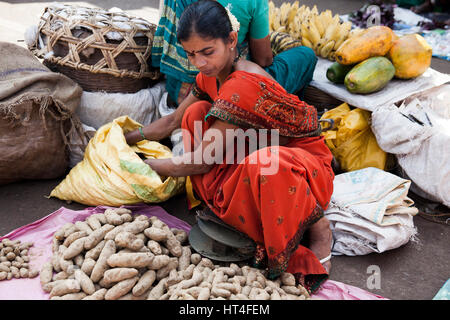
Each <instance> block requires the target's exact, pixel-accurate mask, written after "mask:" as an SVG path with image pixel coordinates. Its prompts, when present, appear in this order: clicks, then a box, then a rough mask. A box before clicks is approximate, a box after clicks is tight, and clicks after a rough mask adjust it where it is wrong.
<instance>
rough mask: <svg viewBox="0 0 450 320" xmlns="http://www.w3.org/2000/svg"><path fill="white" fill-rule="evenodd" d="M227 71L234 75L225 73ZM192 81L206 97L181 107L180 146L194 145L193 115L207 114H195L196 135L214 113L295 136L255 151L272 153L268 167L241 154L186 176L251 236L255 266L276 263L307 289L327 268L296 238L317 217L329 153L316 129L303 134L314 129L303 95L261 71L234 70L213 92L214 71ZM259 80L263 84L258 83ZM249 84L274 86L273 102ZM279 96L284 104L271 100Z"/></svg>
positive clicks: (276, 271) (277, 270) (328, 188)
mask: <svg viewBox="0 0 450 320" xmlns="http://www.w3.org/2000/svg"><path fill="white" fill-rule="evenodd" d="M236 73H237V74H236ZM248 75H250V76H248ZM235 77H238V78H240V79H238V80H236V81H232V80H231V79H235ZM242 77H244V78H242ZM255 79H258V81H257V82H255ZM197 81H198V82H197V86H196V88H195V90H197V96H201V95H203V97H205V96H204V94H205V93H206V94H207V95H208V96H209V97H210V98H211V99H213V100H214V104H211V102H208V101H200V102H197V103H194V104H193V105H191V106H190V107H189V108H188V109H187V110H186V112H185V115H184V117H183V121H182V128H183V129H186V130H187V131H189V132H190V136H189V135H188V134H186V135H185V136H184V137H183V140H184V144H185V148H186V149H187V150H188V149H190V150H193V148H194V139H193V138H192V137H194V136H195V132H194V131H195V129H196V127H195V126H194V121H199V120H200V121H202V120H204V119H205V117H207V115H208V117H207V118H208V120H207V121H203V122H202V124H203V126H202V128H201V130H202V132H201V133H200V132H197V133H196V134H197V135H198V134H203V133H204V132H205V131H206V130H208V128H209V127H210V126H211V124H212V123H213V122H214V121H213V120H214V118H219V119H221V120H225V121H230V122H233V123H238V124H242V126H243V127H244V128H250V127H253V128H255V127H256V128H268V127H269V129H270V128H277V129H279V130H280V134H283V135H288V136H291V137H292V136H302V138H291V139H290V141H289V143H288V144H287V145H285V146H269V147H265V148H261V149H259V150H257V151H255V153H257V154H258V156H260V155H261V157H262V156H266V157H267V155H268V154H269V155H272V156H273V155H274V156H275V157H274V159H277V160H276V161H278V171H277V173H276V174H273V175H264V174H262V173H261V172H263V171H262V169H264V168H267V167H268V166H270V163H263V162H261V161H257V162H256V163H255V161H251V160H250V157H249V156H248V155H247V157H246V158H245V159H244V160H243V161H242V162H240V163H234V164H227V163H223V164H217V165H215V166H214V167H213V169H212V170H211V171H209V172H208V173H206V174H201V175H193V176H191V180H192V185H193V188H194V190H195V192H196V193H197V195H198V196H199V197H200V198H201V199H202V200H203V201H204V202H205V203H206V204H207V205H208V206H209V208H210V209H211V210H212V211H213V212H214V213H215V214H216V215H217V216H218V217H220V218H221V219H222V220H223V221H224V222H225V223H227V224H229V225H231V226H233V227H235V228H236V229H238V230H240V231H241V232H244V233H245V234H247V235H248V236H249V237H250V238H252V239H253V240H254V241H255V242H256V243H257V244H258V250H257V254H256V256H255V266H256V267H267V268H268V270H269V277H271V278H275V277H277V276H279V275H280V274H281V273H282V272H284V271H287V272H291V273H293V274H294V275H295V276H296V277H297V279H298V280H299V281H300V282H301V283H302V284H303V285H304V286H305V287H306V288H307V289H308V290H310V291H311V292H314V291H315V290H317V289H318V287H319V285H320V283H322V281H324V280H325V279H326V278H327V272H326V270H325V269H324V268H323V266H322V265H321V264H320V262H319V259H318V258H317V257H316V256H315V255H314V253H313V252H312V251H311V250H309V249H308V248H306V247H304V246H303V245H301V244H300V242H301V240H302V238H303V235H304V233H305V231H306V230H307V229H308V228H309V227H310V226H311V225H312V224H313V223H315V222H316V221H318V220H319V219H320V218H322V217H323V210H324V209H326V208H327V207H328V202H329V200H330V198H331V194H332V192H333V179H334V173H333V170H332V168H331V160H332V154H331V152H330V151H329V149H328V147H327V146H326V145H325V143H324V139H323V137H320V136H312V137H308V135H315V132H316V131H317V119H316V118H317V115H316V111H315V108H314V107H311V106H308V105H307V104H304V103H303V102H300V103H299V102H297V103H295V102H291V99H292V101H294V100H295V99H294V97H291V96H290V95H289V94H287V93H285V92H284V93H283V92H282V90H283V89H282V88H281V87H279V86H278V85H277V84H276V83H274V82H273V81H271V80H269V79H266V78H264V77H262V76H256V75H253V74H248V73H244V72H235V73H233V75H232V76H231V78H230V79H229V80H228V81H227V82H226V83H225V84H224V85H223V86H222V88H221V90H220V92H219V93H217V85H216V81H215V79H214V78H212V80H211V78H210V79H207V78H206V77H204V76H203V75H201V74H199V76H198V77H197ZM230 81H231V84H230V85H229V84H228V83H229V82H230ZM262 83H265V84H266V86H265V88H262ZM228 89H231V91H228ZM255 91H256V93H257V94H267V93H268V92H272V96H271V97H274V96H275V93H276V94H277V98H276V99H275V100H273V101H274V102H272V103H273V104H274V106H273V108H270V101H271V100H267V101H262V100H261V99H258V98H256V95H257V94H254V93H255ZM214 93H216V94H215V95H214ZM282 93H283V94H282ZM254 95H255V97H253V96H254ZM283 95H284V97H283ZM266 97H267V95H266ZM283 99H284V100H283ZM281 101H284V102H286V103H288V105H287V106H286V105H285V106H282V105H279V104H280V103H281ZM297 101H299V100H298V98H297ZM261 110H265V111H264V112H265V113H262V111H261ZM277 110H278V111H279V110H282V111H283V112H281V113H279V112H278V111H277ZM288 113H290V114H291V117H288V116H287V114H288ZM299 115H302V117H300V116H299ZM247 116H248V118H246V117H247ZM224 117H226V118H224ZM249 119H253V120H249ZM276 119H278V120H276ZM197 129H198V127H197ZM281 132H283V133H281ZM252 155H253V154H252ZM261 157H258V158H257V159H262V158H261Z"/></svg>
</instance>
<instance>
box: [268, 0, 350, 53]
mask: <svg viewBox="0 0 450 320" xmlns="http://www.w3.org/2000/svg"><path fill="white" fill-rule="evenodd" d="M269 23H270V29H271V31H278V32H286V33H289V34H290V35H291V36H292V37H293V38H295V39H299V40H300V41H301V42H302V44H303V45H304V46H307V47H310V48H311V49H313V50H314V52H315V53H316V55H317V56H321V57H323V58H327V59H329V60H332V61H334V60H335V59H334V55H335V51H336V50H337V48H339V46H340V45H341V44H342V43H343V42H344V41H345V40H346V39H347V38H348V37H349V33H350V30H351V27H352V23H351V22H343V23H342V22H341V21H340V18H339V15H337V14H336V15H333V13H332V12H331V10H325V11H322V12H320V13H319V12H318V10H317V6H314V7H313V8H312V9H310V8H309V7H308V6H305V5H302V6H301V7H299V3H298V1H295V2H294V3H293V4H292V5H291V4H290V3H283V4H282V5H281V6H280V8H277V7H276V6H275V4H274V3H273V2H272V1H270V2H269Z"/></svg>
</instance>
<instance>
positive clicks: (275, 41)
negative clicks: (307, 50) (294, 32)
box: [270, 31, 302, 56]
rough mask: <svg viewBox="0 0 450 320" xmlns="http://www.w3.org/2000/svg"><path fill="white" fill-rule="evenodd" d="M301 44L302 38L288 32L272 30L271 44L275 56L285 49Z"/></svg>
mask: <svg viewBox="0 0 450 320" xmlns="http://www.w3.org/2000/svg"><path fill="white" fill-rule="evenodd" d="M301 45H302V42H301V41H300V40H298V39H294V38H293V37H292V36H291V35H289V34H288V33H284V32H278V31H271V32H270V46H271V48H272V54H273V55H274V56H276V55H277V54H279V53H281V52H283V51H285V50H288V49H292V48H295V47H300V46H301Z"/></svg>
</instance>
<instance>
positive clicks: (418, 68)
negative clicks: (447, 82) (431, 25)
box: [387, 34, 433, 79]
mask: <svg viewBox="0 0 450 320" xmlns="http://www.w3.org/2000/svg"><path fill="white" fill-rule="evenodd" d="M432 54H433V49H432V48H431V46H430V45H429V44H428V43H427V41H426V40H425V39H424V38H423V37H422V36H421V35H418V34H407V35H404V36H402V37H400V38H399V39H397V40H396V41H394V44H393V45H392V47H391V49H390V50H389V53H388V55H387V57H388V58H389V59H390V60H391V62H392V64H393V65H394V67H395V77H396V78H399V79H411V78H415V77H418V76H420V75H421V74H423V73H424V72H425V71H426V70H427V69H428V67H429V66H430V64H431V56H432Z"/></svg>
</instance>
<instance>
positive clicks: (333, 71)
mask: <svg viewBox="0 0 450 320" xmlns="http://www.w3.org/2000/svg"><path fill="white" fill-rule="evenodd" d="M354 66H355V65H354V64H352V65H343V64H340V63H339V62H334V63H333V64H332V65H331V66H330V67H329V68H328V69H327V79H328V80H330V81H331V82H333V83H344V79H345V76H346V75H347V73H348V72H349V71H350V70H351V69H353V67H354Z"/></svg>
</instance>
